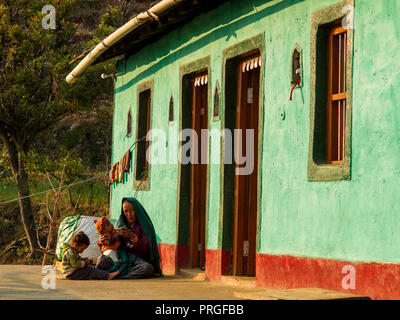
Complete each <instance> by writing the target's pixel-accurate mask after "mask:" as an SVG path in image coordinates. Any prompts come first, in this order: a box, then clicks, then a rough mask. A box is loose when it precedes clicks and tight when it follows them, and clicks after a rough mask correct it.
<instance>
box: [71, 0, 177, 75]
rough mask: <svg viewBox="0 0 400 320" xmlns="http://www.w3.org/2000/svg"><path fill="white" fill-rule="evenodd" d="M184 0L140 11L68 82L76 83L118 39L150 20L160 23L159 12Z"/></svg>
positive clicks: (109, 37)
mask: <svg viewBox="0 0 400 320" xmlns="http://www.w3.org/2000/svg"><path fill="white" fill-rule="evenodd" d="M182 1H183V0H163V1H161V2H159V3H157V4H156V5H154V6H153V7H151V8H150V9H149V10H147V11H145V12H141V13H139V14H138V15H137V16H136V17H135V18H133V19H131V20H129V21H128V22H127V23H125V24H124V25H123V26H122V27H121V28H119V29H117V30H116V31H114V32H113V33H112V34H110V35H109V36H108V37H107V38H105V39H104V40H102V41H101V42H100V43H99V44H98V45H97V46H96V47H95V48H94V49H93V50H92V51H91V52H90V53H89V54H88V55H87V56H86V57H85V58H84V59H83V60H82V61H81V62H80V63H79V64H78V65H77V66H76V67H75V68H74V70H72V71H71V72H70V74H69V75H68V76H67V78H66V81H67V83H74V81H75V80H76V78H78V77H79V76H80V75H81V74H82V73H83V72H84V71H85V70H86V69H87V68H88V67H89V65H91V64H92V63H93V62H94V61H96V59H97V58H98V57H100V56H101V55H102V53H103V52H104V51H106V50H107V49H108V48H109V47H111V46H112V45H114V44H115V43H116V42H117V41H119V40H120V39H122V38H123V37H125V36H126V35H127V34H128V33H130V32H131V31H133V30H135V29H136V28H137V27H139V26H141V25H142V24H143V23H145V22H147V21H149V20H156V21H157V22H158V23H159V19H158V20H157V19H156V18H155V17H157V18H158V14H160V13H162V12H164V11H165V10H168V9H169V8H171V7H173V6H174V5H175V4H177V3H180V2H182Z"/></svg>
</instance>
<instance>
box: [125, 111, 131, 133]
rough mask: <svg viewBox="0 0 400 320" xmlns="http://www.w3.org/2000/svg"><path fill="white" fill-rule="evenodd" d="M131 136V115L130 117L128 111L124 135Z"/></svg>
mask: <svg viewBox="0 0 400 320" xmlns="http://www.w3.org/2000/svg"><path fill="white" fill-rule="evenodd" d="M131 134H132V115H131V110H129V112H128V121H127V128H126V135H127V136H130V135H131Z"/></svg>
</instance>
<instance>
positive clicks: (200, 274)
mask: <svg viewBox="0 0 400 320" xmlns="http://www.w3.org/2000/svg"><path fill="white" fill-rule="evenodd" d="M178 274H179V275H182V276H184V277H188V278H190V279H192V280H197V281H205V280H207V277H206V273H205V272H204V271H203V270H200V269H179V272H178Z"/></svg>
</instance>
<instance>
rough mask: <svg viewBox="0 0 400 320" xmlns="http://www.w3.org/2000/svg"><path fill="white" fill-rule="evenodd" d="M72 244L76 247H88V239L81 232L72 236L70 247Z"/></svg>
mask: <svg viewBox="0 0 400 320" xmlns="http://www.w3.org/2000/svg"><path fill="white" fill-rule="evenodd" d="M72 244H75V245H76V246H78V247H80V246H82V245H85V246H89V245H90V240H89V237H88V236H87V235H86V234H85V233H84V232H83V231H80V232H78V233H75V234H74V235H73V236H72V239H71V245H72Z"/></svg>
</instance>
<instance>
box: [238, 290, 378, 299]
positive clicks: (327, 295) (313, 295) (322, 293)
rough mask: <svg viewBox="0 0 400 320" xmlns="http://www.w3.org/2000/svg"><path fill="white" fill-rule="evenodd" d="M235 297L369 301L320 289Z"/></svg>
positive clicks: (268, 291)
mask: <svg viewBox="0 0 400 320" xmlns="http://www.w3.org/2000/svg"><path fill="white" fill-rule="evenodd" d="M234 295H235V297H238V298H240V299H246V300H371V299H370V298H369V297H367V296H359V295H355V294H351V293H345V292H339V291H334V290H328V289H321V288H299V289H287V290H254V291H248V292H234Z"/></svg>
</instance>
